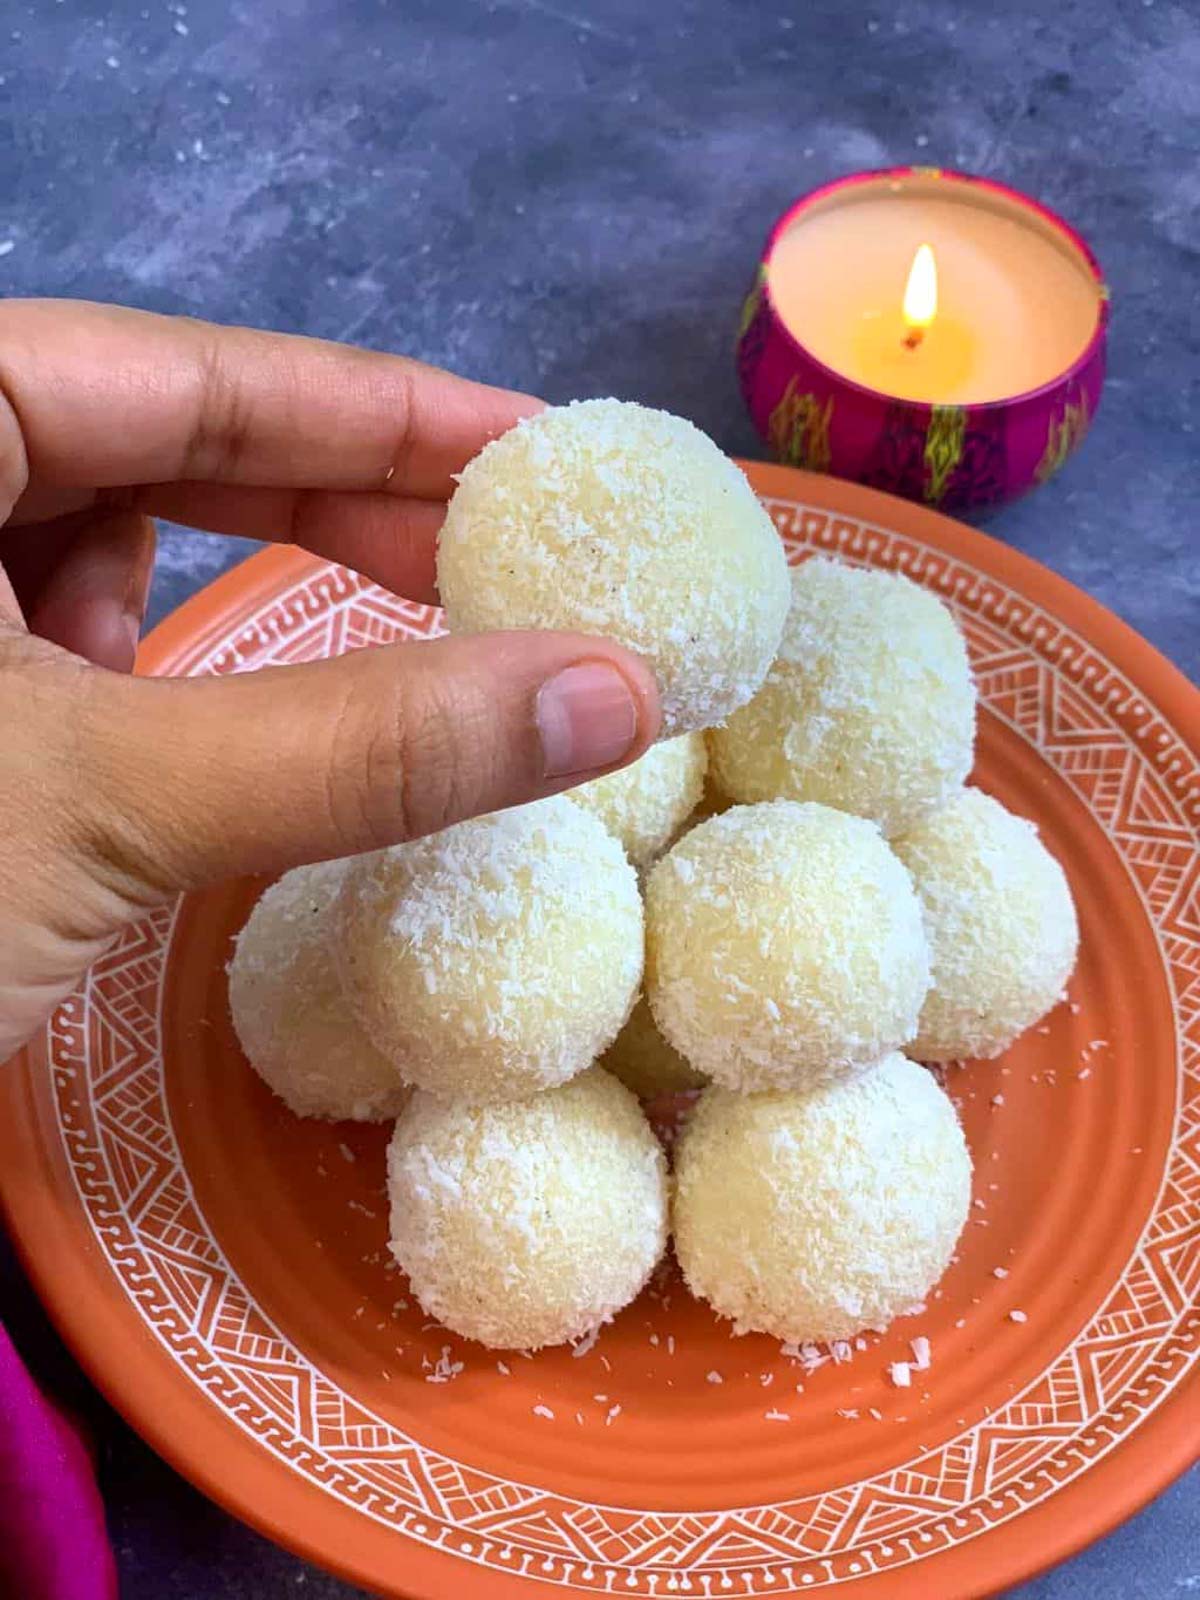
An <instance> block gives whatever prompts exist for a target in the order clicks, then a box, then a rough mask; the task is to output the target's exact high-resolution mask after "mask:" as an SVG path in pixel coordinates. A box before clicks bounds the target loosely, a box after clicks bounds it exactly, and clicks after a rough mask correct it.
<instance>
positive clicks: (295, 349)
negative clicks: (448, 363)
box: [0, 300, 539, 511]
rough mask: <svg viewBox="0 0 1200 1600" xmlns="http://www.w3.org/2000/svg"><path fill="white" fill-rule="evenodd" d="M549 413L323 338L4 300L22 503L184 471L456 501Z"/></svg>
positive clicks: (7, 423)
mask: <svg viewBox="0 0 1200 1600" xmlns="http://www.w3.org/2000/svg"><path fill="white" fill-rule="evenodd" d="M6 409H7V413H8V414H7V415H5V410H6ZM538 409H539V402H538V401H536V400H534V399H532V398H531V397H529V396H528V395H522V394H517V393H515V392H513V391H510V390H506V389H494V388H491V387H490V386H488V385H486V384H479V383H471V382H469V381H468V380H466V379H464V378H457V377H454V376H453V375H452V374H451V373H448V372H442V371H440V370H439V369H438V368H436V367H427V366H424V365H422V364H421V363H420V362H416V361H411V360H408V359H407V358H406V357H403V356H392V355H382V354H379V353H377V352H375V351H371V350H362V349H358V348H356V347H354V346H350V345H339V344H331V343H328V342H326V341H324V340H321V339H306V338H299V337H296V336H293V335H288V334H278V333H263V332H260V331H258V330H257V329H253V328H236V327H234V328H229V327H220V326H218V325H216V324H215V323H206V322H196V321H192V320H191V319H188V318H179V317H162V316H155V315H152V314H150V313H148V312H143V311H130V310H127V309H125V308H124V307H120V306H105V305H96V304H93V303H90V302H88V301H71V300H8V301H4V302H2V303H0V430H3V433H4V434H5V435H7V436H8V437H0V469H4V470H7V471H8V472H9V475H10V476H11V475H14V474H13V472H12V467H13V463H16V475H19V469H20V456H21V449H20V448H19V447H21V446H23V456H24V462H25V463H26V466H27V472H26V473H25V481H24V482H18V483H15V484H14V483H6V484H4V485H3V489H4V490H5V491H7V493H6V496H5V497H6V498H8V499H9V503H10V505H11V501H12V500H15V499H16V498H17V497H18V496H19V495H20V494H21V493H22V492H23V491H24V490H25V488H26V487H27V486H32V487H34V488H36V487H38V486H39V485H41V484H53V485H54V486H55V487H56V488H58V489H71V488H101V489H103V488H114V487H118V486H125V485H132V484H147V483H169V482H178V481H181V480H183V481H188V480H192V481H194V480H202V481H205V482H210V483H226V484H250V485H259V486H263V487H272V488H285V487H286V488H300V489H304V488H321V489H340V490H356V489H375V490H384V491H385V492H388V493H395V494H398V495H405V496H408V497H416V498H420V499H432V500H438V499H444V498H446V497H447V496H448V495H449V494H450V493H451V491H452V490H453V487H454V474H455V473H457V472H459V471H460V470H461V469H462V468H463V467H464V466H465V465H466V463H467V462H468V461H469V460H470V459H471V457H472V456H473V455H475V454H477V452H478V451H479V450H480V449H482V447H483V446H484V444H486V443H487V441H488V440H489V439H491V438H494V437H495V436H496V435H497V434H499V433H503V432H504V431H505V429H507V428H510V427H511V426H512V425H513V423H515V422H516V421H518V420H519V418H521V417H522V416H526V415H528V414H530V413H531V412H533V411H536V410H538ZM14 427H15V429H16V432H17V438H16V439H13V437H12V433H13V429H14ZM14 491H15V492H14ZM6 510H7V508H5V511H6Z"/></svg>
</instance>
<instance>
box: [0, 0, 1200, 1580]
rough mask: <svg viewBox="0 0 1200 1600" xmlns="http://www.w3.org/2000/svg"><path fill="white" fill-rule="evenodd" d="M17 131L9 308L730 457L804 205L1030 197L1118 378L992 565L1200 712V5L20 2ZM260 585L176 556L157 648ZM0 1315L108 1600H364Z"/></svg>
mask: <svg viewBox="0 0 1200 1600" xmlns="http://www.w3.org/2000/svg"><path fill="white" fill-rule="evenodd" d="M0 126H2V132H3V138H2V139H0V287H2V288H3V290H4V292H7V293H15V294H54V295H81V296H91V297H95V298H101V299H113V300H121V301H126V302H128V303H131V304H135V305H141V306H146V307H151V308H154V309H157V310H161V311H178V312H187V313H190V314H192V315H195V316H202V317H211V318H216V319H218V320H222V321H241V322H248V323H255V324H261V325H266V326H271V327H276V328H283V329H294V330H298V331H303V332H307V333H316V334H323V335H326V336H328V337H330V338H340V339H350V340H356V341H358V342H360V343H364V344H369V345H373V346H377V347H379V348H383V349H393V350H402V351H406V352H409V353H411V354H414V355H418V356H421V357H423V358H425V359H426V360H429V361H433V362H438V363H442V364H444V365H447V366H451V367H454V368H456V369H458V370H459V371H462V372H465V373H468V374H470V375H472V376H477V377H482V378H487V379H490V380H493V381H496V382H500V383H505V384H511V385H514V386H518V387H523V388H528V389H531V390H535V391H537V392H538V393H541V394H543V395H545V396H547V397H548V398H550V399H554V400H559V399H565V398H567V397H570V396H576V395H584V394H607V393H614V394H619V395H624V396H628V397H631V398H637V399H640V400H645V401H648V402H650V403H651V404H657V405H663V406H666V407H668V408H670V409H671V410H674V411H679V412H682V413H683V414H684V415H686V416H690V417H692V418H694V419H695V420H696V421H697V422H698V423H700V424H701V426H703V427H704V428H706V429H708V430H709V431H710V432H711V433H712V434H713V435H714V436H715V437H716V438H717V439H718V441H719V442H720V443H721V444H723V445H724V446H726V447H727V448H728V449H731V450H736V451H741V452H743V453H747V454H760V453H761V451H760V449H759V447H758V445H757V442H756V440H755V438H754V436H753V434H752V432H751V430H750V428H749V425H748V423H747V422H746V419H745V417H744V415H743V412H742V408H741V404H740V402H739V399H738V396H737V391H736V387H735V383H734V379H733V371H732V363H731V359H730V354H731V353H730V343H731V329H732V325H733V322H734V320H735V316H736V309H737V304H738V300H739V298H740V296H741V294H742V292H743V290H744V288H745V286H746V283H747V280H748V277H749V275H750V272H751V270H752V267H753V265H754V262H755V259H756V253H757V250H758V247H759V244H760V242H761V239H762V237H763V236H764V234H765V232H766V230H767V227H768V225H769V224H770V222H771V221H772V219H773V218H774V216H775V215H776V214H777V213H778V212H779V211H780V210H782V208H783V207H784V206H785V205H786V204H787V202H788V201H789V200H791V199H792V198H793V197H794V196H795V195H796V194H797V193H799V192H800V191H802V190H803V189H805V188H808V187H810V186H811V185H813V184H815V183H818V182H821V181H823V180H824V179H827V178H829V177H831V176H834V175H836V174H839V173H842V172H845V171H848V170H852V169H854V168H860V167H865V166H873V165H881V164H888V163H893V162H903V161H919V162H929V163H941V164H943V165H954V166H959V167H963V168H967V169H969V170H974V171H978V172H983V173H988V174H991V175H994V176H996V177H999V178H1002V179H1005V180H1007V181H1008V182H1011V183H1013V184H1015V185H1017V186H1018V187H1021V188H1025V189H1028V190H1029V191H1031V192H1032V193H1034V194H1036V195H1037V196H1039V197H1040V198H1041V199H1043V200H1045V201H1047V202H1048V203H1049V204H1051V205H1052V206H1054V207H1056V208H1058V209H1059V210H1061V211H1062V212H1063V213H1064V215H1065V216H1067V217H1068V218H1069V219H1070V220H1071V221H1072V222H1074V223H1075V224H1076V225H1077V226H1079V227H1080V228H1081V229H1082V230H1083V232H1084V233H1085V234H1086V235H1087V236H1088V237H1089V238H1090V240H1091V241H1092V243H1093V244H1094V246H1095V248H1096V250H1097V252H1098V254H1099V256H1100V258H1101V260H1102V262H1103V264H1104V266H1105V269H1106V271H1107V274H1108V277H1109V279H1110V282H1111V284H1112V288H1113V298H1114V325H1113V337H1112V343H1111V367H1110V378H1109V383H1108V388H1107V391H1106V398H1105V402H1104V405H1103V407H1102V409H1101V412H1100V415H1099V418H1098V421H1097V423H1096V426H1095V428H1094V431H1093V433H1092V436H1091V438H1090V439H1089V441H1088V443H1087V444H1086V446H1085V447H1084V450H1083V452H1082V454H1081V455H1080V456H1079V457H1078V458H1077V459H1076V460H1075V461H1073V462H1072V463H1071V464H1070V466H1069V467H1068V468H1067V470H1066V471H1065V472H1064V473H1063V475H1062V476H1061V477H1060V478H1059V479H1058V480H1057V481H1056V482H1054V483H1053V484H1051V485H1050V486H1049V487H1048V488H1046V489H1044V490H1042V491H1041V492H1040V493H1039V494H1038V495H1037V496H1036V497H1034V498H1033V499H1030V500H1029V501H1027V502H1026V503H1024V504H1022V505H1020V506H1017V507H1015V508H1012V509H1010V510H1009V511H1008V512H1007V513H1005V514H1003V515H1001V516H999V517H997V518H995V519H994V521H993V523H992V524H991V531H992V532H994V533H997V534H998V535H999V536H1001V537H1002V538H1005V539H1008V540H1010V541H1011V542H1012V543H1014V544H1016V545H1019V546H1020V547H1021V548H1022V549H1025V550H1028V551H1030V552H1031V553H1032V554H1034V555H1036V556H1038V557H1039V558H1040V559H1042V560H1043V561H1046V562H1048V563H1049V564H1050V565H1051V566H1053V567H1055V568H1057V570H1059V571H1060V572H1062V573H1064V574H1065V575H1066V576H1067V577H1069V578H1071V579H1073V580H1074V581H1075V582H1076V583H1078V584H1080V585H1082V586H1083V587H1084V588H1086V589H1088V590H1090V591H1091V592H1092V593H1093V594H1095V595H1097V596H1098V597H1099V598H1100V599H1101V600H1103V601H1104V602H1105V603H1106V604H1108V605H1110V606H1112V607H1113V608H1114V609H1115V610H1117V611H1118V612H1120V613H1121V614H1122V615H1123V616H1124V617H1125V618H1126V619H1127V620H1128V621H1129V622H1131V623H1132V624H1133V625H1134V627H1136V628H1138V629H1139V630H1140V631H1141V632H1143V633H1144V634H1146V635H1147V636H1148V637H1149V638H1150V639H1151V640H1152V641H1153V642H1154V643H1155V644H1157V645H1158V646H1159V648H1160V649H1162V650H1163V651H1165V652H1166V653H1167V654H1168V655H1170V656H1171V657H1173V659H1174V660H1175V661H1176V663H1177V664H1178V665H1180V666H1181V667H1183V668H1184V670H1185V671H1187V672H1189V673H1190V674H1191V675H1192V676H1193V677H1195V676H1196V675H1197V669H1198V667H1200V644H1198V635H1200V630H1198V629H1197V617H1198V615H1200V604H1198V601H1200V554H1198V548H1197V535H1196V527H1195V510H1194V500H1195V495H1196V491H1197V486H1198V484H1197V473H1196V470H1195V466H1194V459H1195V439H1194V437H1193V433H1194V429H1195V426H1196V424H1195V420H1194V419H1195V415H1196V410H1197V407H1196V401H1197V361H1196V356H1197V343H1198V340H1200V319H1198V317H1197V312H1196V303H1197V292H1198V284H1197V257H1198V254H1200V9H1198V7H1197V5H1196V3H1195V0H1183V3H1176V4H1172V3H1168V0H1091V3H1089V4H1082V3H1078V0H1061V3H1058V4H1056V5H1054V6H1052V7H1047V6H1045V5H1044V4H1042V3H1041V0H1008V3H1006V4H1003V5H1001V4H993V5H986V4H982V3H979V0H960V3H958V4H955V3H953V0H909V3H907V4H904V5H903V6H894V5H892V4H890V3H884V0H877V3H876V4H870V3H863V0H815V3H809V4H803V5H801V4H791V5H789V4H786V3H783V0H777V3H775V4H773V5H767V4H759V3H749V0H746V3H742V4H734V3H732V0H658V3H657V4H653V3H647V0H486V3H470V0H417V3H410V4H401V3H399V0H393V3H388V0H243V3H241V4H226V3H220V0H214V3H209V0H190V3H188V4H186V5H185V4H184V3H183V0H175V3H171V4H164V3H163V0H150V3H149V4H139V3H138V0H118V3H115V4H112V5H109V6H98V5H88V4H86V3H83V0H36V3H35V4H28V3H17V0H3V3H2V4H0ZM247 548H248V546H247V545H245V544H244V543H242V544H238V543H237V542H235V541H222V540H218V539H214V538H209V537H206V536H205V535H201V534H189V533H186V532H182V531H180V530H172V529H169V530H166V532H165V535H164V540H163V547H162V554H161V558H160V562H159V568H158V575H157V578H156V582H155V588H154V592H153V598H152V616H153V617H158V616H161V615H162V614H163V613H164V612H165V611H167V610H169V609H170V608H171V607H172V606H174V605H176V604H178V603H179V601H180V600H182V599H183V598H184V597H185V596H186V595H187V594H189V593H191V592H192V591H193V590H194V589H195V588H196V587H198V586H199V585H200V584H201V583H203V582H205V581H207V580H208V579H209V578H211V577H213V576H214V575H215V574H216V573H217V572H219V571H221V570H222V569H223V568H225V567H226V566H228V565H230V564H231V563H232V562H233V561H235V560H236V559H238V558H239V557H240V556H241V555H242V554H244V553H245V550H246V549H247ZM2 1249H3V1247H2V1246H0V1255H2ZM0 1306H2V1307H3V1310H4V1314H5V1316H6V1318H7V1319H8V1321H9V1322H10V1324H11V1326H12V1328H13V1331H14V1333H15V1334H16V1336H17V1337H18V1338H19V1339H20V1341H21V1342H22V1345H23V1347H24V1348H25V1349H26V1351H27V1353H29V1355H30V1357H31V1359H35V1360H36V1362H37V1364H38V1367H39V1370H41V1371H42V1372H43V1373H45V1374H46V1375H47V1376H49V1377H52V1378H54V1379H55V1380H56V1381H58V1382H59V1383H60V1384H62V1385H65V1386H66V1388H67V1389H68V1391H69V1392H70V1393H72V1394H73V1395H74V1397H75V1398H76V1399H77V1401H78V1403H79V1404H80V1406H81V1407H82V1408H83V1409H84V1410H85V1411H86V1412H87V1413H88V1415H89V1416H90V1417H91V1418H92V1419H93V1421H94V1425H95V1427H96V1429H97V1432H98V1434H99V1436H100V1438H101V1441H102V1446H103V1456H104V1486H105V1491H106V1495H107V1499H108V1504H109V1508H110V1514H111V1522H112V1531H113V1536H114V1539H115V1542H116V1545H117V1549H118V1552H119V1558H120V1565H121V1570H122V1574H123V1579H124V1585H125V1591H126V1593H127V1594H129V1595H131V1596H132V1595H136V1596H137V1597H138V1600H158V1597H159V1596H172V1597H175V1596H180V1597H182V1596H186V1597H188V1600H227V1597H228V1600H233V1597H237V1600H250V1597H253V1600H274V1597H277V1596H283V1595H285V1594H286V1595H292V1594H294V1593H296V1592H300V1593H303V1594H306V1595H310V1596H312V1597H314V1600H317V1597H320V1600H334V1597H335V1596H343V1595H348V1594H349V1593H350V1592H351V1591H349V1590H348V1589H347V1588H345V1586H343V1585H339V1584H338V1583H336V1582H334V1581H333V1580H332V1579H329V1578H326V1577H324V1576H322V1575H321V1574H319V1573H317V1572H316V1571H314V1570H313V1569H311V1568H306V1567H304V1566H303V1564H302V1563H300V1562H298V1561H296V1560H295V1559H293V1558H292V1557H290V1556H288V1555H286V1554H284V1553H283V1552H281V1551H278V1550H276V1549H274V1548H273V1547H272V1546H270V1545H268V1544H266V1543H265V1542H264V1541H263V1540H261V1539H259V1538H258V1537H257V1536H256V1535H254V1534H252V1533H250V1532H248V1531H247V1530H245V1529H244V1528H242V1527H241V1526H240V1525H239V1524H238V1523H236V1522H234V1521H232V1520H231V1519H230V1518H228V1517H226V1516H224V1515H223V1514H222V1513H221V1512H219V1511H217V1510H216V1509H214V1508H213V1507H212V1506H210V1505H209V1504H208V1503H207V1502H205V1501H204V1500H202V1499H201V1498H200V1497H199V1496H198V1495H197V1494H195V1493H194V1492H193V1491H192V1490H190V1489H189V1488H188V1487H187V1486H186V1485H184V1484H183V1483H182V1482H181V1481H180V1480H179V1479H178V1478H176V1477H175V1476H174V1475H173V1474H172V1473H171V1472H170V1471H168V1469H167V1468H166V1467H165V1466H163V1465H162V1464H161V1463H159V1462H158V1461H157V1459H156V1458H155V1457H153V1456H152V1455H151V1454H150V1453H149V1452H148V1451H147V1450H146V1449H145V1448H144V1447H143V1446H142V1445H141V1444H140V1443H139V1442H138V1441H137V1440H136V1439H135V1438H133V1436H132V1435H130V1433H129V1432H128V1431H127V1430H126V1429H125V1428H124V1426H123V1425H122V1424H121V1423H120V1422H119V1421H118V1420H117V1419H116V1418H115V1417H113V1416H112V1414H111V1413H109V1412H108V1411H107V1410H106V1409H105V1408H104V1407H103V1406H102V1405H101V1404H100V1402H98V1401H97V1400H95V1398H94V1397H92V1396H90V1394H89V1393H88V1391H87V1390H86V1387H85V1386H84V1385H83V1384H82V1382H81V1380H79V1379H78V1377H77V1376H76V1375H75V1374H74V1369H73V1368H72V1366H71V1364H70V1362H69V1361H68V1360H67V1358H66V1357H65V1356H64V1355H62V1353H61V1352H60V1351H59V1350H58V1349H57V1346H56V1344H55V1342H54V1341H53V1338H52V1336H51V1335H50V1334H49V1333H48V1331H47V1330H46V1329H45V1327H44V1324H43V1323H42V1320H41V1317H40V1313H39V1312H38V1310H37V1308H36V1305H35V1303H34V1302H33V1300H32V1297H31V1296H30V1295H29V1293H28V1291H27V1289H25V1288H24V1286H23V1284H22V1283H21V1281H20V1278H19V1275H18V1273H17V1271H16V1269H15V1267H14V1266H13V1264H12V1263H11V1260H9V1259H8V1258H7V1257H4V1258H3V1259H0ZM1197 1432H1198V1434H1200V1418H1198V1419H1197ZM1198 1528H1200V1481H1198V1478H1197V1475H1196V1474H1193V1475H1192V1476H1191V1478H1190V1479H1188V1480H1185V1481H1184V1482H1183V1483H1181V1484H1180V1485H1177V1486H1176V1487H1175V1488H1174V1489H1172V1490H1171V1491H1169V1492H1168V1494H1166V1495H1165V1496H1164V1497H1163V1498H1162V1499H1161V1500H1159V1501H1158V1502H1157V1504H1156V1505H1155V1506H1154V1507H1153V1508H1152V1509H1151V1510H1148V1511H1147V1512H1145V1513H1144V1514H1143V1515H1142V1516H1140V1517H1139V1518H1138V1519H1137V1520H1136V1521H1135V1522H1133V1523H1132V1524H1130V1525H1129V1526H1127V1527H1126V1528H1124V1529H1123V1530H1121V1531H1120V1532H1118V1533H1117V1534H1115V1535H1114V1536H1112V1537H1111V1538H1110V1539H1108V1540H1107V1541H1105V1542H1104V1543H1102V1544H1101V1545H1099V1546H1097V1547H1096V1548H1094V1549H1093V1550H1091V1551H1089V1552H1087V1553H1086V1554H1084V1555H1083V1556H1081V1557H1078V1558H1077V1559H1076V1560H1075V1561H1073V1562H1072V1563H1070V1564H1068V1565H1067V1566H1066V1567H1064V1568H1061V1569H1060V1570H1059V1571H1057V1572H1056V1573H1053V1574H1051V1575H1049V1576H1047V1577H1045V1578H1042V1579H1040V1580H1038V1581H1037V1582H1035V1583H1032V1584H1030V1585H1029V1586H1028V1587H1027V1588H1026V1589H1024V1590H1022V1591H1021V1593H1022V1594H1023V1595H1027V1596H1037V1597H1039V1600H1074V1597H1085V1596H1086V1597H1088V1600H1093V1597H1095V1596H1104V1597H1108V1596H1113V1597H1116V1596H1120V1597H1121V1600H1141V1597H1146V1600H1161V1597H1170V1596H1174V1595H1183V1594H1186V1593H1190V1592H1194V1591H1195V1592H1200V1548H1198V1546H1200V1532H1198V1531H1197V1530H1198ZM931 1600H934V1597H931ZM936 1600H941V1597H936Z"/></svg>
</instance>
